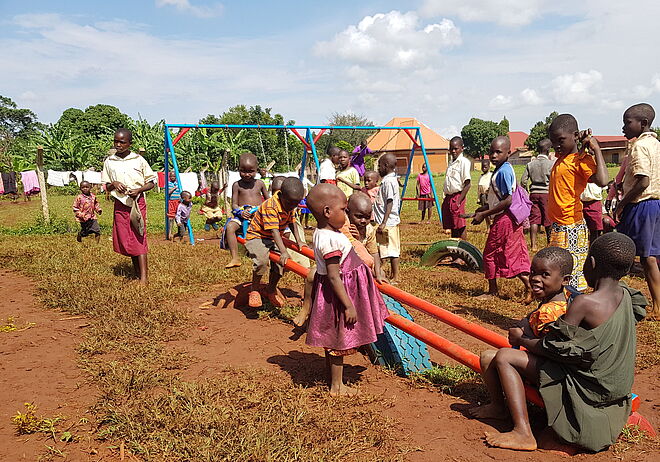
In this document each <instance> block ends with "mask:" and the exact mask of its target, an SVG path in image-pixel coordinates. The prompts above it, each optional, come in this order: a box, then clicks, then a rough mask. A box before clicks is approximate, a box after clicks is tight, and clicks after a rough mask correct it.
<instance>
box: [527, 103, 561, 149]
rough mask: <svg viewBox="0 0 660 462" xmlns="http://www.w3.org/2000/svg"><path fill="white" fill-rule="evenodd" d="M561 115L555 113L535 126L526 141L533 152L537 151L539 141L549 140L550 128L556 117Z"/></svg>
mask: <svg viewBox="0 0 660 462" xmlns="http://www.w3.org/2000/svg"><path fill="white" fill-rule="evenodd" d="M558 115H559V113H558V112H556V111H553V112H551V113H550V115H548V117H546V118H545V120H539V121H538V122H536V123H535V124H534V126H533V127H532V128H531V129H530V130H529V136H528V137H527V140H526V141H525V145H526V146H527V147H528V148H529V149H530V150H532V151H534V150H536V145H537V144H538V142H539V141H541V140H542V139H544V138H548V128H549V127H550V124H551V123H552V121H553V120H555V117H557V116H558Z"/></svg>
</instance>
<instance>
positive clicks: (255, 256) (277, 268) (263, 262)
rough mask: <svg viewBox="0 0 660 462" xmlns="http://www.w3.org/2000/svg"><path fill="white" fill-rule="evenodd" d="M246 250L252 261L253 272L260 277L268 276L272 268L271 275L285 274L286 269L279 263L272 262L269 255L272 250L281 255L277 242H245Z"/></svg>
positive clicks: (267, 240)
mask: <svg viewBox="0 0 660 462" xmlns="http://www.w3.org/2000/svg"><path fill="white" fill-rule="evenodd" d="M245 250H247V254H248V257H250V258H251V259H252V271H254V272H255V274H257V275H259V276H263V275H264V274H266V272H267V271H268V269H269V268H270V274H271V275H272V274H279V275H280V276H282V275H283V274H284V267H283V266H282V265H280V264H278V263H275V262H271V261H270V258H269V253H270V251H271V250H274V251H275V252H278V253H279V250H278V249H277V246H276V245H275V242H274V241H273V240H272V239H259V238H255V239H250V240H249V241H245Z"/></svg>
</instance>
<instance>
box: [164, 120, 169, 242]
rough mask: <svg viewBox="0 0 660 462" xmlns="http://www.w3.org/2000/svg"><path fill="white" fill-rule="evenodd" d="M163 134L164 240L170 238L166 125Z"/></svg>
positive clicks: (167, 131) (167, 130)
mask: <svg viewBox="0 0 660 462" xmlns="http://www.w3.org/2000/svg"><path fill="white" fill-rule="evenodd" d="M164 130H165V133H164V136H163V168H164V169H165V239H167V238H169V237H170V219H169V218H168V216H167V211H168V210H169V207H170V188H169V184H170V161H169V159H168V156H167V149H168V147H167V137H168V135H169V129H168V128H167V125H165V127H164Z"/></svg>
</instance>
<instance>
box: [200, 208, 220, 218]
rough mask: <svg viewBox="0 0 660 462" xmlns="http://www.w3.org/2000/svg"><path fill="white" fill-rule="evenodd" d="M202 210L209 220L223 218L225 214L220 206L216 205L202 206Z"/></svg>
mask: <svg viewBox="0 0 660 462" xmlns="http://www.w3.org/2000/svg"><path fill="white" fill-rule="evenodd" d="M201 210H202V213H203V214H204V216H205V217H206V218H207V219H209V220H212V219H214V218H217V219H219V220H222V219H223V218H224V216H225V215H224V213H223V212H222V209H221V208H220V207H216V208H214V209H212V208H210V207H202V209H201Z"/></svg>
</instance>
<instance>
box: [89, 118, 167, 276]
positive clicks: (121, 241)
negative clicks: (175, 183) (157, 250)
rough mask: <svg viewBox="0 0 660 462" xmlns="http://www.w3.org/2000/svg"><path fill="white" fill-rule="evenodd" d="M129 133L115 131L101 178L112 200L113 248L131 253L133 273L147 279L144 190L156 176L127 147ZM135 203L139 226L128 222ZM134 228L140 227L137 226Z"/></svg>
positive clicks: (154, 180)
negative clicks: (111, 148)
mask: <svg viewBox="0 0 660 462" xmlns="http://www.w3.org/2000/svg"><path fill="white" fill-rule="evenodd" d="M132 140H133V134H132V133H131V131H130V130H127V129H125V128H120V129H119V130H117V131H116V132H115V140H114V147H115V149H116V152H115V153H114V154H112V155H111V156H109V157H107V158H106V159H105V161H104V162H103V173H102V174H101V180H102V181H103V183H105V186H106V189H107V190H108V191H110V194H111V195H112V197H113V198H114V201H115V211H114V223H113V226H112V245H113V247H114V250H115V252H117V253H119V254H121V255H126V256H127V257H131V259H132V260H133V268H134V270H135V275H136V277H138V278H139V280H140V283H141V284H146V283H147V277H148V271H147V250H148V247H147V232H146V223H147V202H146V200H145V198H144V193H145V192H146V191H149V190H150V189H152V188H153V187H154V185H155V183H156V181H157V176H156V174H155V173H154V171H153V170H152V169H151V167H150V166H149V164H148V163H147V161H146V160H145V159H144V158H143V157H142V156H140V155H138V154H136V153H134V152H132V151H131V142H132ZM134 203H137V208H138V210H139V212H140V214H141V215H142V222H143V226H142V227H141V226H139V224H138V223H136V222H135V220H134V223H133V224H131V209H132V208H133V207H134ZM138 228H142V229H141V230H140V229H138Z"/></svg>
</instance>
